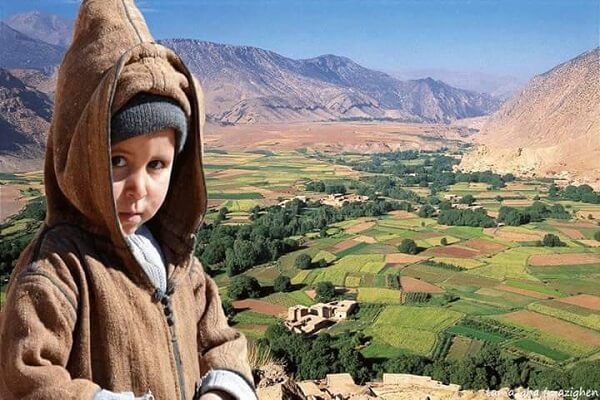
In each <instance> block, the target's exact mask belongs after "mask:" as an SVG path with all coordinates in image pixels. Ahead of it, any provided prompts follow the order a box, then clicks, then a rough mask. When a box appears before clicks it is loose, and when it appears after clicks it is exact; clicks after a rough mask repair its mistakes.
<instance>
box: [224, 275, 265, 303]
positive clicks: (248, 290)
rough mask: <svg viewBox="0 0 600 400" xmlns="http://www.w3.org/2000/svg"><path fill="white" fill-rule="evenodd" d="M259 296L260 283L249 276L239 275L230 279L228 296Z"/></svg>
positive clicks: (237, 298) (239, 297)
mask: <svg viewBox="0 0 600 400" xmlns="http://www.w3.org/2000/svg"><path fill="white" fill-rule="evenodd" d="M259 296H260V284H259V283H258V280H257V279H256V278H254V277H251V276H246V275H240V276H236V277H235V278H233V279H232V280H231V284H230V285H229V297H231V298H232V299H234V300H240V299H246V298H248V297H251V298H256V297H259Z"/></svg>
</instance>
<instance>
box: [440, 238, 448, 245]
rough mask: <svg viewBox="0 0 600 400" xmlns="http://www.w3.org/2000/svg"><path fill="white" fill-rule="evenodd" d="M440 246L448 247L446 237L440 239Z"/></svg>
mask: <svg viewBox="0 0 600 400" xmlns="http://www.w3.org/2000/svg"><path fill="white" fill-rule="evenodd" d="M440 244H441V245H442V246H446V245H447V244H448V239H446V238H445V237H443V238H441V239H440Z"/></svg>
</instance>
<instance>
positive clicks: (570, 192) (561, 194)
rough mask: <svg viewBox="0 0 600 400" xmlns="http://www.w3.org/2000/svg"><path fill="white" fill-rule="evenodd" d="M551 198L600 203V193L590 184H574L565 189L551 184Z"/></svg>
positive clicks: (549, 194)
mask: <svg viewBox="0 0 600 400" xmlns="http://www.w3.org/2000/svg"><path fill="white" fill-rule="evenodd" d="M548 198H549V199H550V200H560V199H562V200H572V201H581V202H583V203H591V204H600V193H598V192H595V191H594V189H593V188H592V187H591V186H590V185H581V186H574V185H569V186H567V187H565V188H564V189H559V188H558V187H557V186H556V185H554V184H553V185H551V186H550V189H549V191H548Z"/></svg>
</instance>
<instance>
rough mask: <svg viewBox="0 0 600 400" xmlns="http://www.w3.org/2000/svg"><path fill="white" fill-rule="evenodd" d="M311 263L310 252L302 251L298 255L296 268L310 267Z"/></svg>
mask: <svg viewBox="0 0 600 400" xmlns="http://www.w3.org/2000/svg"><path fill="white" fill-rule="evenodd" d="M311 263H312V258H311V257H310V256H309V255H308V254H306V253H302V254H300V255H299V256H298V257H296V261H295V262H294V265H296V268H300V269H308V268H310V265H311Z"/></svg>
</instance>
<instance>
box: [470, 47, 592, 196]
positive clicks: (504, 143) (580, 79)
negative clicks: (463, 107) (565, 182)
mask: <svg viewBox="0 0 600 400" xmlns="http://www.w3.org/2000/svg"><path fill="white" fill-rule="evenodd" d="M477 142H478V143H479V146H478V147H477V148H476V149H475V151H474V152H473V153H471V154H469V155H468V156H467V157H465V158H464V159H463V162H462V163H461V164H460V168H463V169H466V170H482V169H492V170H495V171H499V172H509V171H510V172H514V173H517V174H525V175H556V176H562V177H564V178H567V179H571V180H574V181H575V182H579V183H584V182H585V183H589V184H592V185H593V186H595V187H600V49H599V48H596V49H593V50H590V51H588V52H585V53H583V54H581V55H579V56H578V57H576V58H574V59H572V60H569V61H567V62H565V63H563V64H560V65H558V66H557V67H555V68H553V69H551V70H550V71H547V72H545V73H543V74H541V75H539V76H536V77H535V78H534V79H532V80H531V81H530V82H529V84H528V85H527V87H526V88H525V89H524V90H523V91H522V92H521V93H520V94H519V95H518V96H516V97H515V98H513V99H512V100H510V101H509V102H508V103H506V104H505V105H504V106H503V107H502V108H501V109H500V110H499V111H498V112H497V113H495V114H494V115H492V116H491V117H490V118H489V120H488V121H487V122H486V124H485V125H484V126H483V128H482V130H481V134H480V135H479V136H478V138H477Z"/></svg>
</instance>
